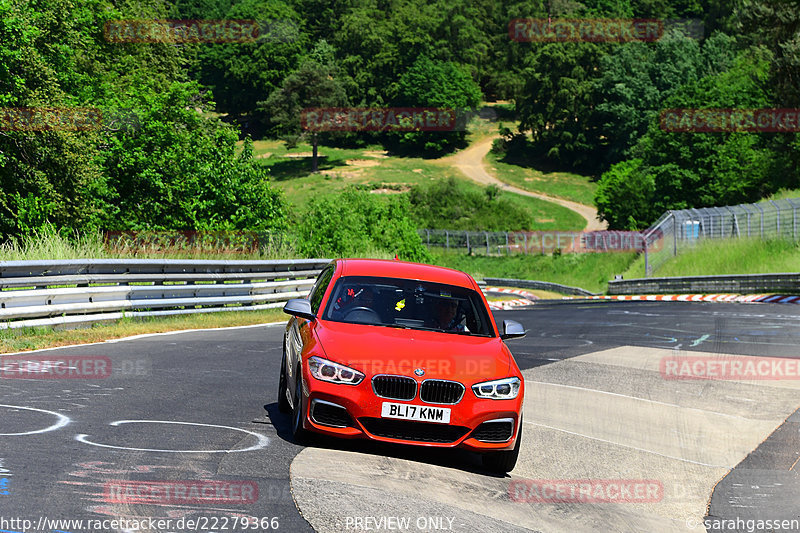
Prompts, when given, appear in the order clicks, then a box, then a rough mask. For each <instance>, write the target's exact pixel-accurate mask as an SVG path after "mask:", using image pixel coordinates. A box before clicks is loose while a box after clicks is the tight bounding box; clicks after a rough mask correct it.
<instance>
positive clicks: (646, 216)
mask: <svg viewBox="0 0 800 533" xmlns="http://www.w3.org/2000/svg"><path fill="white" fill-rule="evenodd" d="M654 192H655V182H654V180H653V177H652V176H651V175H648V174H647V173H644V172H642V160H641V159H632V160H630V161H623V162H622V163H617V164H616V165H613V166H612V167H611V168H610V169H609V170H608V171H606V172H605V173H603V175H602V177H601V178H600V183H599V184H598V187H597V192H596V193H595V197H594V201H595V205H596V206H597V213H598V215H599V216H600V220H605V221H606V222H608V227H609V229H643V228H646V227H647V226H648V225H649V224H650V222H652V220H653V217H654V216H658V215H656V214H655V212H654V209H653V203H652V202H653V195H654Z"/></svg>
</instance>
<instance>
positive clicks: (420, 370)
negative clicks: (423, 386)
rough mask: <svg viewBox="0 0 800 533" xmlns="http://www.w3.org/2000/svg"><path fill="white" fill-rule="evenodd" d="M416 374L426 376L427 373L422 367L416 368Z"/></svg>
mask: <svg viewBox="0 0 800 533" xmlns="http://www.w3.org/2000/svg"><path fill="white" fill-rule="evenodd" d="M414 374H415V375H417V376H424V375H425V371H424V370H423V369H421V368H418V369H416V370H414Z"/></svg>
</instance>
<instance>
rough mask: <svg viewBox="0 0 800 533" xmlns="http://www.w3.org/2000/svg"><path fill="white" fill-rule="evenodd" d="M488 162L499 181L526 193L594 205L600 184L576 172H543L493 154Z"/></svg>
mask: <svg viewBox="0 0 800 533" xmlns="http://www.w3.org/2000/svg"><path fill="white" fill-rule="evenodd" d="M486 162H487V163H488V165H489V167H490V168H491V169H492V171H493V173H494V175H495V176H497V179H499V180H500V181H504V182H506V183H509V184H511V185H515V186H517V187H519V188H520V189H525V190H526V191H531V192H538V193H541V194H546V195H548V196H555V197H556V198H563V199H565V200H571V201H573V202H578V203H579V204H584V205H594V194H595V191H596V190H597V182H594V181H592V179H591V178H590V177H588V176H582V175H580V174H575V173H572V172H543V171H541V170H537V169H536V168H534V167H532V166H529V165H527V164H524V163H521V162H511V161H507V160H506V159H505V158H503V157H502V156H501V157H498V156H497V154H494V153H492V152H489V154H488V155H487V156H486Z"/></svg>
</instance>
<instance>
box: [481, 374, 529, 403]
mask: <svg viewBox="0 0 800 533" xmlns="http://www.w3.org/2000/svg"><path fill="white" fill-rule="evenodd" d="M519 388H520V381H519V378H505V379H496V380H494V381H484V382H483V383H476V384H475V385H473V386H472V392H474V393H475V396H477V397H478V398H490V399H492V400H513V399H514V398H516V397H517V394H519Z"/></svg>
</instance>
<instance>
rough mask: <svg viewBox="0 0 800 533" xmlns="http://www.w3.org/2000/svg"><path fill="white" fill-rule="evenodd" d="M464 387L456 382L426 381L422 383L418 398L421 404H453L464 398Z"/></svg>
mask: <svg viewBox="0 0 800 533" xmlns="http://www.w3.org/2000/svg"><path fill="white" fill-rule="evenodd" d="M464 390H465V388H464V385H462V384H461V383H459V382H457V381H447V380H443V379H428V380H425V381H423V382H422V387H420V390H419V397H420V399H421V400H422V401H423V402H427V403H440V404H454V403H458V402H460V401H461V398H462V397H463V396H464Z"/></svg>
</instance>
